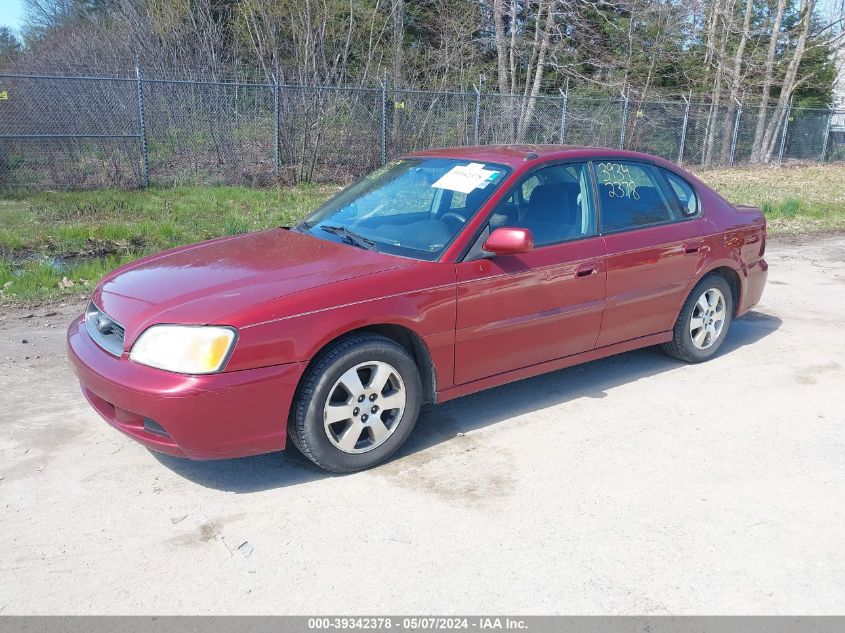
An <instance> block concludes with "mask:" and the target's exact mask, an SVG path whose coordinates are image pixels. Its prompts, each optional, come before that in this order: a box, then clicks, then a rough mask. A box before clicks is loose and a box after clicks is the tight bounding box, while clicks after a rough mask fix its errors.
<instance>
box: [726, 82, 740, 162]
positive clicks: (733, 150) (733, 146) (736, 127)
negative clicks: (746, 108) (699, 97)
mask: <svg viewBox="0 0 845 633" xmlns="http://www.w3.org/2000/svg"><path fill="white" fill-rule="evenodd" d="M734 101H736V104H737V110H736V119H735V120H734V133H733V137H732V138H731V153H730V156H729V157H728V167H733V164H734V154H735V153H736V137H737V135H738V134H739V117H741V116H742V101H739V100H738V99H736V98H734Z"/></svg>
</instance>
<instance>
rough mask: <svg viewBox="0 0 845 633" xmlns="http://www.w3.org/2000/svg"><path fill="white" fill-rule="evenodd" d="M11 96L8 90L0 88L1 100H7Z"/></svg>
mask: <svg viewBox="0 0 845 633" xmlns="http://www.w3.org/2000/svg"><path fill="white" fill-rule="evenodd" d="M8 98H9V91H8V90H0V101H6V100H7V99H8Z"/></svg>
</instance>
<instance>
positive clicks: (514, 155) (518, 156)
mask: <svg viewBox="0 0 845 633" xmlns="http://www.w3.org/2000/svg"><path fill="white" fill-rule="evenodd" d="M406 156H407V157H432V158H435V157H436V158H456V159H459V160H469V159H472V160H477V161H481V162H485V163H500V164H503V165H508V166H510V167H514V168H517V167H519V166H520V165H522V164H524V163H525V162H526V161H532V162H533V161H535V160H536V161H540V162H544V161H548V160H553V159H559V158H573V159H577V158H582V159H590V158H596V157H599V156H601V157H620V158H621V157H625V158H629V159H631V158H634V159H639V160H648V161H655V162H661V163H663V162H665V161H663V160H661V159H660V158H659V157H657V156H651V155H649V154H643V153H642V152H632V151H629V150H620V149H611V148H608V147H587V146H582V145H475V146H466V147H447V148H442V149H430V150H426V151H424V152H414V153H412V154H407V155H406Z"/></svg>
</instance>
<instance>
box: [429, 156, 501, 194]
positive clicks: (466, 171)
mask: <svg viewBox="0 0 845 633" xmlns="http://www.w3.org/2000/svg"><path fill="white" fill-rule="evenodd" d="M498 175H499V172H497V171H492V170H490V169H484V165H483V164H482V163H470V164H469V165H458V166H457V167H452V169H450V170H449V171H447V172H446V173H445V174H443V176H441V177H440V178H439V179H438V180H437V182H435V183H434V184H433V185H431V186H432V187H437V188H438V189H448V190H450V191H458V192H460V193H469V192H471V191H472V190H473V189H476V188H477V187H479V186H481V185H482V184H486V183H487V182H488V181H492V180H495V179H496V177H497V176H498Z"/></svg>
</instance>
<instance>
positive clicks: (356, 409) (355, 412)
mask: <svg viewBox="0 0 845 633" xmlns="http://www.w3.org/2000/svg"><path fill="white" fill-rule="evenodd" d="M360 412H361V410H360V409H359V408H358V407H355V408H354V409H352V415H358V414H359V413H360Z"/></svg>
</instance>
